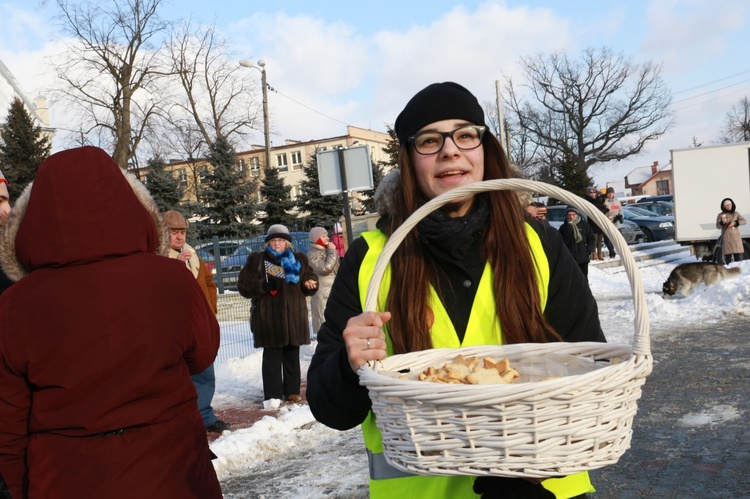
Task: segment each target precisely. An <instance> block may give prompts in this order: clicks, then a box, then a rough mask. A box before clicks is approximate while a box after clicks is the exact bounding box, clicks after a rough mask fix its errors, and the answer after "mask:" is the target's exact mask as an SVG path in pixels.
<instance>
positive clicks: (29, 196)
mask: <svg viewBox="0 0 750 499" xmlns="http://www.w3.org/2000/svg"><path fill="white" fill-rule="evenodd" d="M168 251H169V232H168V230H167V225H166V223H165V222H164V220H163V218H162V216H161V213H160V211H159V208H158V207H157V205H156V203H155V202H154V200H153V198H152V197H151V195H150V194H149V192H148V190H147V189H146V187H145V186H144V185H143V184H142V183H141V182H139V181H138V179H136V178H135V176H134V175H132V174H130V173H128V172H126V171H125V170H123V169H122V168H120V167H119V166H117V164H116V163H115V162H114V161H113V160H112V158H111V157H110V156H109V155H108V154H107V153H106V152H105V151H103V150H102V149H99V148H97V147H81V148H77V149H71V150H68V151H63V152H60V153H57V154H53V155H52V156H50V157H49V158H47V159H46V160H45V161H44V162H43V163H42V164H41V165H40V166H39V170H38V172H37V175H36V178H35V180H34V182H33V183H31V184H29V185H28V186H26V188H25V189H24V191H23V193H22V194H21V196H20V197H19V198H18V200H17V201H16V203H15V206H14V207H13V210H12V211H11V214H10V216H9V217H8V220H7V222H6V224H5V226H4V227H3V230H2V233H1V234H0V265H2V268H3V270H4V271H5V273H6V274H7V275H8V277H10V278H11V279H12V280H14V281H18V280H19V279H21V278H22V277H23V276H25V275H26V274H28V273H30V272H32V271H34V270H36V269H38V268H56V267H65V266H69V265H81V264H86V263H91V262H96V261H101V260H104V259H107V258H112V257H117V256H125V255H128V254H132V253H138V252H149V253H157V254H160V255H165V256H166V255H167V252H168Z"/></svg>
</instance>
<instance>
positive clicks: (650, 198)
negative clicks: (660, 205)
mask: <svg viewBox="0 0 750 499" xmlns="http://www.w3.org/2000/svg"><path fill="white" fill-rule="evenodd" d="M651 201H669V202H670V203H671V202H673V201H674V194H660V195H658V196H646V197H643V198H641V199H639V200H638V201H636V202H635V203H636V204H638V203H650V202H651Z"/></svg>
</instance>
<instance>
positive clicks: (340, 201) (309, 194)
mask: <svg viewBox="0 0 750 499" xmlns="http://www.w3.org/2000/svg"><path fill="white" fill-rule="evenodd" d="M302 171H303V172H304V173H305V178H304V180H302V182H300V195H299V197H298V198H297V202H296V205H297V209H298V210H299V212H300V213H305V212H307V213H309V215H307V216H304V217H302V219H301V220H302V227H301V228H300V230H306V231H309V230H310V229H312V228H313V227H327V228H331V227H333V226H334V225H335V224H336V223H337V222H338V221H339V220H340V219H341V216H342V214H343V212H344V198H343V196H342V195H341V194H335V195H331V196H322V195H321V194H320V178H319V177H318V157H317V155H313V156H312V158H310V162H309V163H308V164H307V165H304V166H303V167H302Z"/></svg>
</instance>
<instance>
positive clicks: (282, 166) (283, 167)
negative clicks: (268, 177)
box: [276, 153, 289, 172]
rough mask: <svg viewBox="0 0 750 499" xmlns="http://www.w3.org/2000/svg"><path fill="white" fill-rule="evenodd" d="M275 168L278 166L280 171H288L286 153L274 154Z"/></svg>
mask: <svg viewBox="0 0 750 499" xmlns="http://www.w3.org/2000/svg"><path fill="white" fill-rule="evenodd" d="M276 168H278V169H279V171H280V172H286V171H289V165H288V163H287V161H286V153H284V154H277V155H276Z"/></svg>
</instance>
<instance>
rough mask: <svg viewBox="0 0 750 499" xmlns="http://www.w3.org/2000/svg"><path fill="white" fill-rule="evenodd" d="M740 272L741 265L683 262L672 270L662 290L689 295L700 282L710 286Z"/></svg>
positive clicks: (668, 292) (670, 293) (667, 292)
mask: <svg viewBox="0 0 750 499" xmlns="http://www.w3.org/2000/svg"><path fill="white" fill-rule="evenodd" d="M740 273H741V269H740V268H739V267H734V268H726V267H724V266H723V265H719V264H717V263H683V264H682V265H678V266H677V267H675V268H674V270H672V273H671V274H669V278H668V279H667V280H666V282H665V283H664V286H663V287H662V290H663V291H664V294H665V295H669V296H673V295H674V294H676V293H680V294H682V295H683V296H688V295H690V293H692V292H693V288H694V287H695V286H697V285H698V284H701V283H703V284H705V285H706V286H710V285H712V284H716V283H718V282H721V281H723V280H724V279H726V278H727V277H731V276H733V275H738V274H740Z"/></svg>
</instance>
